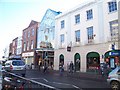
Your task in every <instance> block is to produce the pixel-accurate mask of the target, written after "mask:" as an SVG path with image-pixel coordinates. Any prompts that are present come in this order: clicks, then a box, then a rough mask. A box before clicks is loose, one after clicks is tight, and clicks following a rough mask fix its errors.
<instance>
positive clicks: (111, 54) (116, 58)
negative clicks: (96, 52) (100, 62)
mask: <svg viewBox="0 0 120 90" xmlns="http://www.w3.org/2000/svg"><path fill="white" fill-rule="evenodd" d="M104 60H105V62H106V63H107V64H108V65H109V67H110V68H111V69H114V68H115V67H116V66H118V65H120V50H111V51H107V52H106V53H105V54H104Z"/></svg>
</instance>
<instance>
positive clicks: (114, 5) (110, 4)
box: [108, 1, 117, 12]
mask: <svg viewBox="0 0 120 90" xmlns="http://www.w3.org/2000/svg"><path fill="white" fill-rule="evenodd" d="M108 8H109V12H113V11H116V10H117V3H116V1H114V2H108Z"/></svg>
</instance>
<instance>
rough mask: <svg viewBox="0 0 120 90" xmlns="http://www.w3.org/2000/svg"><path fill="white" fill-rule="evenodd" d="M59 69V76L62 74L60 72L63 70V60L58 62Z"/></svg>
mask: <svg viewBox="0 0 120 90" xmlns="http://www.w3.org/2000/svg"><path fill="white" fill-rule="evenodd" d="M59 71H60V76H62V72H63V71H64V68H63V62H60V64H59Z"/></svg>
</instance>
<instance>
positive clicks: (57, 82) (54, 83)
mask: <svg viewBox="0 0 120 90" xmlns="http://www.w3.org/2000/svg"><path fill="white" fill-rule="evenodd" d="M30 79H43V80H44V81H45V82H49V83H54V84H61V85H67V86H72V87H74V88H77V89H80V88H79V87H77V86H75V85H72V84H67V83H60V82H50V81H48V80H47V79H45V78H30Z"/></svg>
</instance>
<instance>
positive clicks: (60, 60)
mask: <svg viewBox="0 0 120 90" xmlns="http://www.w3.org/2000/svg"><path fill="white" fill-rule="evenodd" d="M61 62H62V63H63V64H64V55H63V54H61V55H60V56H59V64H60V63H61Z"/></svg>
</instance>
